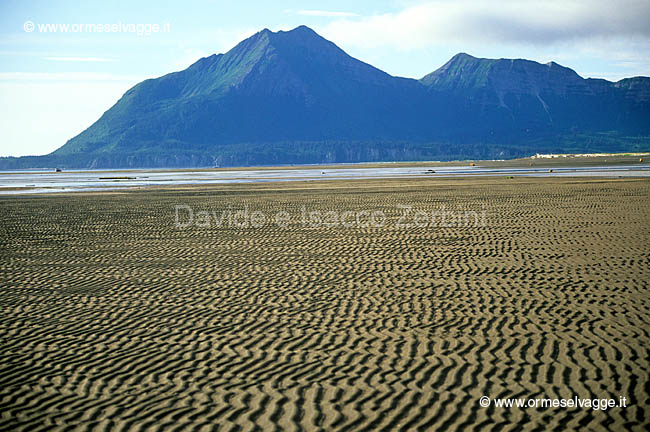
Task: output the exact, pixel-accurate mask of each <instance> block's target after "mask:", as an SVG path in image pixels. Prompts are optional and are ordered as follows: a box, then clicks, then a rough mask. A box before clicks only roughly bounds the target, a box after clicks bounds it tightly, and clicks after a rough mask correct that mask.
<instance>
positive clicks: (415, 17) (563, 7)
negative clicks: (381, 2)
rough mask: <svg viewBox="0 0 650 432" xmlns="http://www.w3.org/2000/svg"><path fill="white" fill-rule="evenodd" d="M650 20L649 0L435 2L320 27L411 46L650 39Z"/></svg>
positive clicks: (336, 36)
mask: <svg viewBox="0 0 650 432" xmlns="http://www.w3.org/2000/svg"><path fill="white" fill-rule="evenodd" d="M649 22H650V2H648V1H647V0H618V1H616V2H612V1H609V0H591V1H585V0H582V1H581V0H547V1H544V2H540V1H531V0H503V1H499V2H494V1H481V0H456V1H453V2H450V1H443V0H430V1H426V2H421V3H418V4H415V5H412V6H408V7H406V8H404V9H402V10H400V11H397V12H394V13H385V14H375V15H369V16H363V17H358V18H352V17H342V18H341V19H337V20H334V21H331V22H330V23H328V24H326V25H325V26H324V27H321V28H320V30H321V32H322V33H323V34H324V36H325V37H328V38H331V39H333V40H335V41H340V42H341V43H342V44H347V45H354V46H359V47H363V48H372V47H385V46H388V47H393V48H397V49H401V50H411V49H421V48H426V47H429V46H434V45H443V44H448V43H466V44H476V43H481V44H485V43H509V44H532V45H548V44H556V43H565V42H576V41H594V40H603V39H611V38H634V39H637V40H638V39H643V40H647V41H650V25H648V23H649Z"/></svg>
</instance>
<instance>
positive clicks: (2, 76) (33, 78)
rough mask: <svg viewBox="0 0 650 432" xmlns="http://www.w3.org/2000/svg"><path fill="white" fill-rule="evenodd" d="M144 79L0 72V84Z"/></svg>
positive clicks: (89, 73) (72, 73) (135, 79)
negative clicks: (8, 82)
mask: <svg viewBox="0 0 650 432" xmlns="http://www.w3.org/2000/svg"><path fill="white" fill-rule="evenodd" d="M143 79H145V77H141V76H138V77H136V76H127V75H114V74H109V73H95V72H0V82H6V81H21V82H61V81H71V82H98V81H99V82H127V83H128V82H133V83H137V82H139V81H142V80H143Z"/></svg>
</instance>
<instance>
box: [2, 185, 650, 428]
mask: <svg viewBox="0 0 650 432" xmlns="http://www.w3.org/2000/svg"><path fill="white" fill-rule="evenodd" d="M188 209H189V210H188ZM406 213H408V215H406ZM0 214H1V215H2V219H3V220H2V224H0V242H1V243H2V245H3V247H2V250H1V252H0V269H1V271H0V287H1V289H0V307H1V308H2V310H3V314H2V317H1V318H0V401H1V402H0V403H1V405H2V407H3V409H2V411H1V416H0V428H2V429H11V430H46V429H47V430H52V429H54V430H64V429H66V430H67V429H70V430H77V429H78V430H114V429H120V430H154V429H160V430H162V429H172V428H173V429H175V430H213V429H218V430H230V431H234V430H243V431H254V430H288V431H292V430H308V431H312V430H326V431H330V430H353V431H369V430H409V431H410V430H414V431H429V430H452V429H455V430H466V429H473V430H484V429H504V430H558V429H563V430H646V429H647V428H648V427H650V417H649V414H648V400H649V397H650V394H649V388H650V387H649V383H650V378H649V374H650V360H649V359H650V351H649V347H650V333H649V331H648V329H649V328H650V291H649V288H650V179H648V178H632V177H626V178H620V179H619V178H595V177H571V176H562V177H552V176H549V177H523V176H522V177H515V178H509V176H508V177H505V176H497V175H493V176H480V177H469V178H468V177H453V178H445V177H426V176H416V177H413V178H410V177H409V178H406V177H405V178H396V179H388V178H376V179H374V178H369V179H368V178H365V179H344V180H343V179H342V180H334V181H323V180H313V181H291V182H273V181H270V182H263V183H262V182H260V183H230V184H209V185H205V184H199V185H192V184H186V185H170V186H165V185H159V186H155V187H149V188H145V189H125V190H118V191H110V190H109V191H104V192H93V191H88V192H76V193H57V194H44V195H41V194H32V195H13V196H9V195H7V196H0ZM190 214H191V217H190ZM253 214H255V216H253ZM229 215H230V216H229ZM253 218H255V219H253ZM483 397H487V398H489V404H488V406H482V404H481V402H480V401H481V398H483ZM622 397H624V398H625V406H620V405H621V403H622V399H621V398H622ZM502 398H522V399H524V400H526V401H528V400H531V399H532V400H534V399H552V400H560V399H561V400H569V399H571V400H574V401H575V400H578V399H580V400H585V399H588V400H591V401H593V400H603V399H613V400H615V401H616V404H617V405H616V406H613V407H609V408H607V409H594V408H587V407H578V406H573V407H565V408H562V407H547V408H539V407H538V408H535V407H512V408H505V407H497V406H495V401H496V400H497V399H502ZM576 404H577V402H576Z"/></svg>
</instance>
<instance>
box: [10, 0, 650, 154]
mask: <svg viewBox="0 0 650 432" xmlns="http://www.w3.org/2000/svg"><path fill="white" fill-rule="evenodd" d="M648 23H650V1H648V0H609V1H605V0H562V1H556V0H548V1H526V0H505V1H504V0H500V1H482V0H451V1H443V0H422V1H408V0H384V1H381V0H376V1H372V0H364V1H356V2H350V1H349V0H348V1H339V0H330V1H327V2H324V1H320V2H316V1H281V0H276V1H274V2H261V1H260V2H250V1H239V2H232V1H219V0H212V1H209V0H204V1H192V0H184V1H181V2H168V3H165V2H163V1H161V0H159V1H151V2H144V1H134V0H128V1H111V2H108V1H96V2H94V1H86V2H79V1H78V0H77V1H45V0H43V1H36V0H23V1H18V0H0V156H7V155H14V156H17V155H26V154H45V153H49V152H50V151H53V150H55V149H56V148H58V147H60V146H61V145H63V144H64V143H65V142H66V141H67V140H68V139H70V138H72V137H73V136H75V135H76V134H78V133H79V132H81V131H82V130H84V129H85V128H87V127H88V126H90V125H91V124H92V123H93V122H94V121H95V120H96V119H97V118H99V116H100V115H101V114H102V113H103V112H104V111H106V110H107V109H109V108H110V107H111V106H112V105H113V104H114V103H115V102H116V101H117V100H118V99H119V98H120V97H121V95H122V94H123V93H124V92H125V91H126V90H128V89H129V88H130V87H132V86H133V85H134V84H136V83H138V82H139V81H141V80H143V79H146V78H152V77H157V76H160V75H164V74H165V73H168V72H172V71H176V70H180V69H184V68H185V67H187V66H189V65H190V64H191V63H193V62H194V61H196V60H197V59H198V58H200V57H203V56H206V55H210V54H213V53H220V52H225V51H227V50H228V49H230V48H232V47H233V46H234V45H235V44H236V43H237V42H239V41H240V40H242V39H244V38H246V37H248V36H250V35H251V34H253V33H255V32H256V31H258V30H261V29H262V28H265V27H266V28H269V29H271V30H274V31H275V30H289V29H292V28H294V27H296V26H298V25H300V24H305V25H308V26H310V27H312V28H313V29H314V30H316V31H317V32H318V33H320V34H321V35H322V36H324V37H326V38H327V39H329V40H331V41H333V42H334V43H336V44H337V45H339V46H340V47H341V48H343V49H344V50H345V51H347V52H348V53H349V54H350V55H352V56H354V57H357V58H359V59H361V60H363V61H366V62H368V63H370V64H372V65H374V66H376V67H379V68H380V69H382V70H384V71H386V72H388V73H390V74H392V75H399V76H405V77H411V78H421V77H422V76H424V75H425V74H427V73H429V72H431V71H433V70H435V69H437V68H438V67H440V66H441V65H442V64H444V63H445V62H446V61H447V60H448V59H449V58H450V57H451V56H453V55H454V54H456V53H458V52H467V53H469V54H472V55H474V56H477V57H490V58H502V57H503V58H528V59H532V60H536V61H539V62H543V63H546V62H548V61H551V60H553V61H556V62H558V63H560V64H562V65H565V66H568V67H571V68H573V69H574V70H576V71H577V72H578V73H579V74H580V75H582V76H583V77H598V78H606V79H609V80H618V79H621V78H624V77H629V76H637V75H646V76H648V75H650V24H648ZM46 24H51V25H58V24H61V25H68V29H69V30H68V33H61V30H60V27H58V29H59V30H58V31H57V32H56V33H53V32H52V31H51V30H50V31H46V30H45V28H44V27H43V26H44V25H46ZM79 24H82V25H85V24H91V25H92V24H95V25H96V24H100V25H102V26H104V25H106V26H104V28H106V27H108V25H110V26H112V28H111V29H109V31H102V32H101V33H99V32H97V31H86V30H82V29H81V27H80V26H79ZM154 25H157V26H158V30H159V31H158V32H155V31H154V30H153V26H154ZM95 28H96V27H95ZM50 29H51V27H50ZM115 29H119V30H120V31H116V30H115Z"/></svg>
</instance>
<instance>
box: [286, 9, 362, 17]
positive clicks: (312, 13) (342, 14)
mask: <svg viewBox="0 0 650 432" xmlns="http://www.w3.org/2000/svg"><path fill="white" fill-rule="evenodd" d="M285 12H286V13H295V14H297V15H302V16H315V17H328V18H341V17H356V16H359V14H356V13H354V12H341V11H326V10H316V9H301V10H298V11H293V10H286V11H285Z"/></svg>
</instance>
